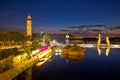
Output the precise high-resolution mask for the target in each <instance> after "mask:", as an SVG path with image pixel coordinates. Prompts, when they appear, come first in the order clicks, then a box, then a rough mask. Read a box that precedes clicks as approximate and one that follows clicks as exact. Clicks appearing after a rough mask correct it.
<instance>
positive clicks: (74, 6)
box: [0, 0, 120, 29]
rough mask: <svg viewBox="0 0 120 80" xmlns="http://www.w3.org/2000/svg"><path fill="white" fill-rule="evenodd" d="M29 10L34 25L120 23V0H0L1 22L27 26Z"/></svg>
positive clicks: (50, 27)
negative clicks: (26, 20)
mask: <svg viewBox="0 0 120 80" xmlns="http://www.w3.org/2000/svg"><path fill="white" fill-rule="evenodd" d="M29 13H30V15H31V17H32V20H33V28H39V27H41V26H43V27H45V28H47V29H55V28H65V27H68V26H75V25H77V26H78V25H87V24H89V25H92V24H108V25H111V24H112V25H113V24H114V25H118V24H120V0H0V24H6V25H9V26H13V27H21V28H24V27H25V25H26V23H25V19H26V17H27V15H28V14H29Z"/></svg>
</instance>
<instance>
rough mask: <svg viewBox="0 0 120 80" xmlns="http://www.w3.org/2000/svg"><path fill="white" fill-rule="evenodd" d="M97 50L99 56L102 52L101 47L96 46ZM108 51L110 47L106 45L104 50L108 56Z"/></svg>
mask: <svg viewBox="0 0 120 80" xmlns="http://www.w3.org/2000/svg"><path fill="white" fill-rule="evenodd" d="M97 51H98V55H99V56H100V55H101V53H102V50H101V48H100V47H97ZM109 53H110V47H106V51H105V54H106V56H108V55H109Z"/></svg>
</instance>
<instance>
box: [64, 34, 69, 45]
mask: <svg viewBox="0 0 120 80" xmlns="http://www.w3.org/2000/svg"><path fill="white" fill-rule="evenodd" d="M65 38H66V44H69V38H70V36H69V34H68V33H67V35H66V36H65Z"/></svg>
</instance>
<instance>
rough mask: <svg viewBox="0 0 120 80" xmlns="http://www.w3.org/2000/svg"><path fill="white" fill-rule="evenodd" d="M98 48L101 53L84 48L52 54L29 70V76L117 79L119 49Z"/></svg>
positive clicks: (39, 78)
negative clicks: (83, 49)
mask: <svg viewBox="0 0 120 80" xmlns="http://www.w3.org/2000/svg"><path fill="white" fill-rule="evenodd" d="M99 50H100V51H101V55H100V54H99V53H98V49H97V48H86V49H85V52H84V53H79V54H76V55H70V54H62V53H57V55H56V54H53V55H52V56H51V58H50V60H48V62H46V63H45V64H44V65H43V66H40V67H39V68H37V69H35V68H34V69H33V70H31V72H30V74H32V76H31V78H32V80H88V79H89V80H93V79H94V80H98V79H99V80H103V79H105V80H107V79H112V80H114V79H117V80H119V79H120V77H119V73H120V53H119V51H120V49H119V48H117V49H115V48H112V49H111V50H110V49H108V48H100V49H99ZM106 51H108V53H107V54H106ZM27 76H28V75H26V77H27ZM27 78H28V77H27ZM22 80H23V79H22ZM24 80H25V79H24Z"/></svg>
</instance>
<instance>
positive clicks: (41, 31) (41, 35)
mask: <svg viewBox="0 0 120 80" xmlns="http://www.w3.org/2000/svg"><path fill="white" fill-rule="evenodd" d="M43 35H44V32H43V27H41V28H40V38H42V37H43Z"/></svg>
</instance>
